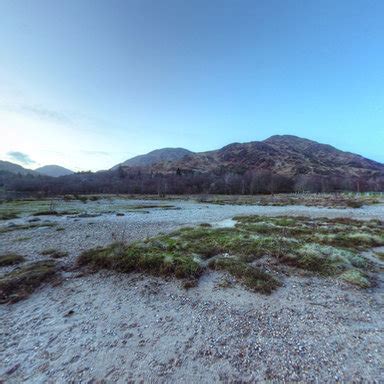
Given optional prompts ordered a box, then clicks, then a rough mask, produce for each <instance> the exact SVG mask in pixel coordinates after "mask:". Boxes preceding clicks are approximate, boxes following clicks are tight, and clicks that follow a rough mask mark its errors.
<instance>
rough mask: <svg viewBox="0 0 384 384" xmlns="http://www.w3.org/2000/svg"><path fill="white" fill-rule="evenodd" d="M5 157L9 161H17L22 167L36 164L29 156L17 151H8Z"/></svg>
mask: <svg viewBox="0 0 384 384" xmlns="http://www.w3.org/2000/svg"><path fill="white" fill-rule="evenodd" d="M7 157H8V158H9V159H10V160H13V161H17V162H18V163H21V164H23V165H30V164H34V163H36V161H34V160H32V159H31V158H30V157H29V155H27V154H26V153H23V152H18V151H10V152H8V153H7Z"/></svg>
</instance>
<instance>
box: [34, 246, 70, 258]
mask: <svg viewBox="0 0 384 384" xmlns="http://www.w3.org/2000/svg"><path fill="white" fill-rule="evenodd" d="M41 254H42V255H43V256H50V257H52V258H53V259H60V258H62V257H66V256H68V252H64V251H59V250H58V249H54V248H50V249H45V250H44V251H42V252H41Z"/></svg>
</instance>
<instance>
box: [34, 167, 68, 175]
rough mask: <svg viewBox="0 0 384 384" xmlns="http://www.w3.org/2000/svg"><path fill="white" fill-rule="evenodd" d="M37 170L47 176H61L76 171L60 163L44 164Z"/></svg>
mask: <svg viewBox="0 0 384 384" xmlns="http://www.w3.org/2000/svg"><path fill="white" fill-rule="evenodd" d="M35 172H37V173H40V174H41V175H45V176H52V177H60V176H67V175H72V173H74V172H73V171H71V170H70V169H67V168H64V167H61V166H60V165H44V166H43V167H40V168H36V169H35Z"/></svg>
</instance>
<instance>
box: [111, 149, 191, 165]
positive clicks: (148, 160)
mask: <svg viewBox="0 0 384 384" xmlns="http://www.w3.org/2000/svg"><path fill="white" fill-rule="evenodd" d="M191 154H193V152H191V151H188V149H184V148H162V149H156V150H154V151H152V152H149V153H147V154H145V155H139V156H135V157H133V158H131V159H129V160H126V161H124V162H123V163H121V164H118V165H115V166H114V167H113V168H112V169H116V168H117V167H119V166H123V167H148V166H151V165H153V164H157V163H163V162H169V161H177V160H180V159H182V158H183V157H184V156H186V155H191Z"/></svg>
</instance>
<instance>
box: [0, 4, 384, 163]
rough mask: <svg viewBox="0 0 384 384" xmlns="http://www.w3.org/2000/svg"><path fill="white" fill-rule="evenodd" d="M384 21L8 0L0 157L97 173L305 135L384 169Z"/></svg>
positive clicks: (280, 10) (316, 13)
mask: <svg viewBox="0 0 384 384" xmlns="http://www.w3.org/2000/svg"><path fill="white" fill-rule="evenodd" d="M383 15H384V2H383V1H381V0H378V1H370V0H361V1H357V0H348V1H347V0H338V1H334V0H333V1H328V0H316V1H314V0H306V1H303V0H280V1H277V0H265V1H257V0H252V1H246V0H204V1H202V0H188V1H187V0H162V1H158V0H152V1H148V0H119V1H117V0H108V1H107V0H106V1H101V0H93V1H88V0H76V1H75V0H65V1H62V0H44V1H43V0H29V1H27V0H1V1H0V47H1V49H0V63H1V65H0V129H1V133H2V134H1V137H2V140H1V141H0V158H2V159H4V160H11V161H15V162H19V164H25V165H27V166H28V167H31V168H35V167H37V166H39V165H43V164H52V163H56V164H60V165H63V166H66V167H69V168H71V169H74V170H88V169H91V170H98V169H105V168H109V167H111V166H113V165H114V164H116V163H118V162H121V161H123V160H125V159H127V158H129V157H132V156H134V155H137V154H141V153H145V152H148V151H150V150H153V149H156V148H161V147H185V148H188V149H190V150H193V151H205V150H210V149H216V148H219V147H221V146H224V145H226V144H228V143H230V142H235V141H236V142H245V141H252V140H263V139H265V138H267V137H269V136H271V135H273V134H293V135H298V136H302V137H306V138H309V139H313V140H317V141H319V142H323V143H329V144H331V145H334V146H336V147H338V148H340V149H343V150H348V151H351V152H356V153H359V154H362V155H363V156H366V157H369V158H372V159H374V160H376V161H380V162H384V150H383V148H384V23H383ZM15 152H16V153H21V155H25V156H26V157H23V156H14V153H15ZM25 159H27V162H24V160H25Z"/></svg>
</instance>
